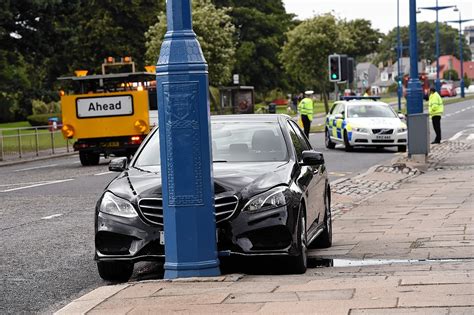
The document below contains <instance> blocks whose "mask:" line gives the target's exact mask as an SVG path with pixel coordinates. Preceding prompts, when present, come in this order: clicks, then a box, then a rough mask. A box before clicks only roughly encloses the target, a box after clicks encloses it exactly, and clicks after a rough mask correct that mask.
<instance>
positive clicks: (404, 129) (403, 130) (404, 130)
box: [398, 128, 407, 132]
mask: <svg viewBox="0 0 474 315" xmlns="http://www.w3.org/2000/svg"><path fill="white" fill-rule="evenodd" d="M406 131H407V128H398V132H406Z"/></svg>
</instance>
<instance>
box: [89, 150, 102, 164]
mask: <svg viewBox="0 0 474 315" xmlns="http://www.w3.org/2000/svg"><path fill="white" fill-rule="evenodd" d="M99 160H100V154H99V153H89V163H90V164H89V165H99Z"/></svg>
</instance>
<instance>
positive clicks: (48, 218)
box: [41, 213, 63, 220]
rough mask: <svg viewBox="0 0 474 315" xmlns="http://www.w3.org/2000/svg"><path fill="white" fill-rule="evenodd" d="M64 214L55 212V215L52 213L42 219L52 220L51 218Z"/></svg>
mask: <svg viewBox="0 0 474 315" xmlns="http://www.w3.org/2000/svg"><path fill="white" fill-rule="evenodd" d="M62 215H63V214H62V213H58V214H53V215H50V216H47V217H42V218H41V220H50V219H54V218H57V217H60V216H62Z"/></svg>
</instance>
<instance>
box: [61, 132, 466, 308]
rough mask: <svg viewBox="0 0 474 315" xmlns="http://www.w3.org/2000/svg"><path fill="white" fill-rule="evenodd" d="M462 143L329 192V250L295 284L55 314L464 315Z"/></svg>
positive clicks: (150, 286) (281, 279) (143, 288)
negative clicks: (424, 160)
mask: <svg viewBox="0 0 474 315" xmlns="http://www.w3.org/2000/svg"><path fill="white" fill-rule="evenodd" d="M472 133H474V130H472ZM472 138H474V136H471V137H467V136H466V137H464V139H458V140H457V141H446V142H444V143H442V144H440V145H437V146H433V147H432V152H431V154H430V160H429V163H427V164H414V163H412V162H411V161H409V160H406V159H405V158H403V157H400V158H399V159H398V160H397V161H394V162H393V164H392V165H388V166H377V167H375V168H373V169H372V170H371V171H370V172H368V173H367V174H364V175H362V176H359V177H358V178H355V179H351V180H350V181H349V182H347V181H344V182H340V183H336V184H335V185H334V187H333V197H334V206H335V207H334V214H335V220H334V245H333V247H332V248H330V249H327V250H311V251H310V253H309V255H310V257H311V260H310V264H311V265H312V268H309V269H308V271H307V272H306V274H304V275H268V274H266V275H258V274H256V275H249V274H247V275H244V274H227V275H224V276H221V277H214V278H201V279H179V280H175V281H166V280H152V281H141V282H129V283H125V284H120V285H109V286H103V287H101V288H98V289H96V290H94V291H92V292H90V293H89V294H87V295H85V296H83V297H81V298H79V299H77V300H75V301H73V302H72V303H70V304H69V305H67V306H65V307H64V308H63V309H61V310H59V311H58V314H83V313H87V314H146V313H154V314H156V313H160V314H161V313H183V314H188V313H196V314H212V313H219V314H221V313H232V312H233V313H247V314H248V313H263V314H299V313H301V314H350V315H354V314H453V315H454V314H474V278H473V275H474V274H473V270H474V202H473V199H474V198H473V194H474V139H472ZM420 170H421V171H420ZM324 264H325V265H327V266H331V267H321V266H319V268H315V267H316V265H324Z"/></svg>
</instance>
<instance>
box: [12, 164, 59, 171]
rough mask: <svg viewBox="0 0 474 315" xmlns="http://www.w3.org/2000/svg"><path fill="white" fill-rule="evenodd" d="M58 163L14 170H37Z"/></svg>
mask: <svg viewBox="0 0 474 315" xmlns="http://www.w3.org/2000/svg"><path fill="white" fill-rule="evenodd" d="M57 165H58V164H49V165H42V166H34V167H28V168H21V169H19V170H14V172H23V171H30V170H36V169H39V168H46V167H53V166H57Z"/></svg>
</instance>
